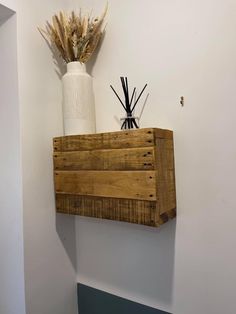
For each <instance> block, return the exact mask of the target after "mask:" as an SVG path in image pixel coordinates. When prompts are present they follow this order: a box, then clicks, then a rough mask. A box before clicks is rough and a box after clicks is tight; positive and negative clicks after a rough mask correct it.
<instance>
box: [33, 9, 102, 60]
mask: <svg viewBox="0 0 236 314" xmlns="http://www.w3.org/2000/svg"><path fill="white" fill-rule="evenodd" d="M106 13H107V5H106V7H105V10H104V12H103V13H102V15H101V17H100V18H93V17H91V15H89V16H88V15H85V16H82V14H81V10H80V13H79V15H76V14H75V12H74V11H72V12H71V13H70V15H69V16H67V15H66V14H65V13H63V12H59V14H55V15H54V16H53V17H52V22H51V23H50V22H46V25H45V28H44V29H43V28H38V30H39V32H40V34H41V35H42V36H43V38H44V39H45V40H47V41H48V42H49V43H50V45H51V46H56V48H57V49H58V51H59V53H60V55H61V57H62V58H63V60H64V61H65V62H66V63H68V62H72V61H80V62H82V63H86V62H87V61H88V60H89V59H90V58H91V56H92V54H93V52H94V51H95V49H96V47H97V45H98V43H99V41H100V39H101V37H102V34H103V31H104V27H103V24H104V20H105V17H106Z"/></svg>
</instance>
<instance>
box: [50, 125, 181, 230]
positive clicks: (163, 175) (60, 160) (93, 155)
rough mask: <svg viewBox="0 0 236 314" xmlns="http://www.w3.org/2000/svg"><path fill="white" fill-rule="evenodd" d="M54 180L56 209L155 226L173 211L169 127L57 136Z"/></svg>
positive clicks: (171, 214)
mask: <svg viewBox="0 0 236 314" xmlns="http://www.w3.org/2000/svg"><path fill="white" fill-rule="evenodd" d="M54 181H55V193H56V209H57V211H58V212H60V213H67V214H73V215H82V216H89V217H96V218H104V219H112V220H119V221H126V222H132V223H137V224H144V225H149V226H153V227H158V226H160V225H161V224H163V223H165V222H167V221H168V220H169V219H172V218H174V217H175V215H176V195H175V172H174V146H173V132H172V131H169V130H163V129H155V128H149V129H136V130H128V131H119V132H110V133H101V134H89V135H73V136H64V137H57V138H55V139H54Z"/></svg>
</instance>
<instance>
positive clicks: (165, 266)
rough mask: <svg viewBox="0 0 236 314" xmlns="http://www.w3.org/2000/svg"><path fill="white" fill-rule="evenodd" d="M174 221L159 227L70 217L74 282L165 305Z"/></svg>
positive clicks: (169, 295)
mask: <svg viewBox="0 0 236 314" xmlns="http://www.w3.org/2000/svg"><path fill="white" fill-rule="evenodd" d="M175 226H176V220H175V219H174V220H172V221H170V222H168V223H167V224H164V225H163V226H161V227H160V228H151V227H146V226H141V225H135V224H130V223H122V222H116V221H108V220H102V219H100V220H99V219H91V218H87V217H76V231H77V232H76V237H77V238H76V244H77V250H76V251H77V273H78V281H79V282H80V283H83V284H85V285H88V286H90V287H94V288H97V289H100V290H103V291H106V292H110V293H112V294H114V295H119V296H121V297H124V298H126V299H130V300H133V301H135V302H140V303H143V304H147V305H149V306H152V307H155V308H159V309H164V310H168V311H169V310H171V307H172V293H173V278H174V258H175Z"/></svg>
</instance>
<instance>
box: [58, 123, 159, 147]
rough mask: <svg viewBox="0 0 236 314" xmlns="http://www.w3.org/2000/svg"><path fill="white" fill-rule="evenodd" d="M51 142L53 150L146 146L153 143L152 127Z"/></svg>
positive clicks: (73, 136)
mask: <svg viewBox="0 0 236 314" xmlns="http://www.w3.org/2000/svg"><path fill="white" fill-rule="evenodd" d="M164 131H165V130H162V131H160V133H163V132H164ZM156 132H157V131H156ZM164 133H165V132H164ZM53 144H54V151H55V152H58V151H63V152H67V151H83V150H95V149H117V148H135V147H147V146H152V145H154V129H151V128H149V129H136V130H128V131H118V132H108V133H97V134H85V135H71V136H63V137H56V138H54V141H53Z"/></svg>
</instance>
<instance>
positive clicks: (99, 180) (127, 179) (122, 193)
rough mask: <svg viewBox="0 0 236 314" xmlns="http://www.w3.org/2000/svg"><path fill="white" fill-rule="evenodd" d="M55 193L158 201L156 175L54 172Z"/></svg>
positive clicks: (139, 172)
mask: <svg viewBox="0 0 236 314" xmlns="http://www.w3.org/2000/svg"><path fill="white" fill-rule="evenodd" d="M55 190H56V193H66V194H79V195H93V196H104V197H114V198H129V199H143V200H156V172H155V171H151V170H147V171H90V170H88V171H86V170H82V171H55Z"/></svg>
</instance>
